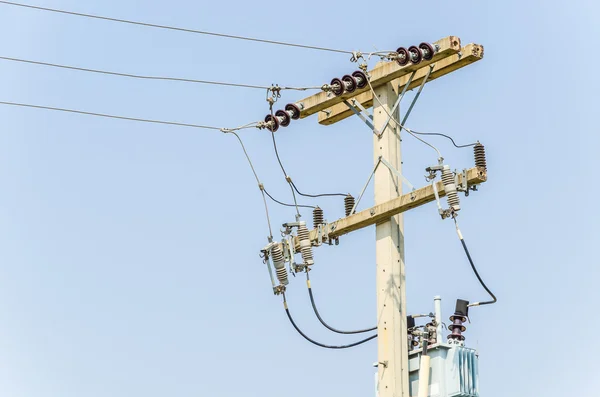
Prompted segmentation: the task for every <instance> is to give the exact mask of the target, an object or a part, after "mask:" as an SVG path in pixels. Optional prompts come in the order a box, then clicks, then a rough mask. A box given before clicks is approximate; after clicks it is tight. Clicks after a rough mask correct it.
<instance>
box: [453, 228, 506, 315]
mask: <svg viewBox="0 0 600 397" xmlns="http://www.w3.org/2000/svg"><path fill="white" fill-rule="evenodd" d="M454 223H455V224H456V232H457V233H458V238H459V239H460V242H461V244H462V246H463V249H464V250H465V254H467V258H468V259H469V263H470V264H471V268H472V269H473V273H475V276H476V277H477V280H479V283H480V284H481V286H482V287H483V289H485V291H486V292H487V293H488V294H490V296H491V297H492V300H491V301H486V302H475V303H471V304H470V305H469V306H483V305H491V304H492V303H496V302H498V299H496V295H494V293H493V292H492V291H490V289H489V288H488V287H487V285H485V283H484V282H483V280H482V279H481V276H480V275H479V272H478V271H477V268H476V267H475V264H474V263H473V259H472V258H471V254H470V253H469V249H468V248H467V244H466V243H465V239H464V238H463V235H462V233H461V231H460V229H459V228H458V222H457V221H456V218H454Z"/></svg>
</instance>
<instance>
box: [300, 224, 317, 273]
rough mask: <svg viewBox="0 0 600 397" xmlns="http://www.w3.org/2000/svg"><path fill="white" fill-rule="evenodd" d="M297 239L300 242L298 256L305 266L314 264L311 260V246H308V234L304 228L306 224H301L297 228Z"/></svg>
mask: <svg viewBox="0 0 600 397" xmlns="http://www.w3.org/2000/svg"><path fill="white" fill-rule="evenodd" d="M298 239H299V240H300V254H301V255H302V260H303V261H304V264H305V265H308V266H310V265H312V264H314V263H315V261H314V259H313V253H312V246H311V244H310V233H309V232H308V229H307V228H306V224H304V223H303V224H302V225H300V226H299V227H298Z"/></svg>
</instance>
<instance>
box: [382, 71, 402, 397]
mask: <svg viewBox="0 0 600 397" xmlns="http://www.w3.org/2000/svg"><path fill="white" fill-rule="evenodd" d="M374 91H375V94H376V95H377V99H374V101H373V124H374V125H375V128H377V130H379V131H382V130H383V128H384V125H385V123H386V121H387V120H388V119H389V114H392V107H393V105H394V103H395V102H396V100H397V99H398V92H397V86H396V87H394V85H393V84H392V83H387V84H384V85H382V86H380V87H377V88H375V90H374ZM400 131H401V130H400V128H399V127H398V126H397V125H396V124H395V123H394V122H393V121H390V124H389V125H388V127H387V129H386V131H385V132H384V133H383V134H381V135H377V134H375V135H373V154H374V161H375V164H377V163H378V162H379V161H380V159H385V160H387V161H388V162H389V163H390V164H391V165H392V167H394V168H396V170H398V171H399V172H402V169H401V164H402V160H401V153H400V151H401V147H400V142H401V139H400ZM374 188H375V205H377V204H381V203H384V202H387V201H389V200H391V199H394V198H396V197H398V196H400V195H401V194H402V182H401V181H399V180H398V177H397V176H396V175H395V174H393V173H392V172H390V170H389V169H388V168H386V167H378V168H377V170H376V171H375V177H374ZM403 221H404V219H403V215H402V214H398V215H395V216H393V217H391V218H389V219H388V220H386V221H384V222H381V223H378V224H377V225H376V226H375V235H376V258H375V260H376V272H377V276H376V288H377V334H378V341H379V345H378V349H377V350H378V352H377V355H378V359H377V361H378V368H379V370H378V384H379V396H380V397H409V395H408V349H407V348H406V347H407V340H408V335H407V328H406V289H405V285H404V284H405V277H404V223H403Z"/></svg>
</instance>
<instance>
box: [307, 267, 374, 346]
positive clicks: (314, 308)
mask: <svg viewBox="0 0 600 397" xmlns="http://www.w3.org/2000/svg"><path fill="white" fill-rule="evenodd" d="M306 286H307V287H308V295H309V296H310V303H311V305H312V308H313V311H314V312H315V315H316V316H317V318H318V319H319V322H320V323H321V324H323V326H324V327H325V328H327V329H328V330H330V331H333V332H335V333H338V334H344V335H350V334H362V333H364V332H370V331H375V330H376V329H377V327H372V328H367V329H360V330H356V331H341V330H339V329H335V328H333V327H332V326H330V325H329V324H327V323H326V322H325V320H323V318H322V317H321V315H320V314H319V310H317V305H316V304H315V297H314V296H313V292H312V286H311V284H310V277H309V275H308V270H307V271H306Z"/></svg>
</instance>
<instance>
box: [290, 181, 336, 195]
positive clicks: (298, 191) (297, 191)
mask: <svg viewBox="0 0 600 397" xmlns="http://www.w3.org/2000/svg"><path fill="white" fill-rule="evenodd" d="M291 183H292V186H293V187H294V190H296V193H298V194H299V195H300V196H304V197H312V198H317V197H330V196H342V197H346V196H347V194H345V193H322V194H306V193H301V192H300V190H298V188H297V187H296V184H295V183H294V181H292V182H291Z"/></svg>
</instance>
